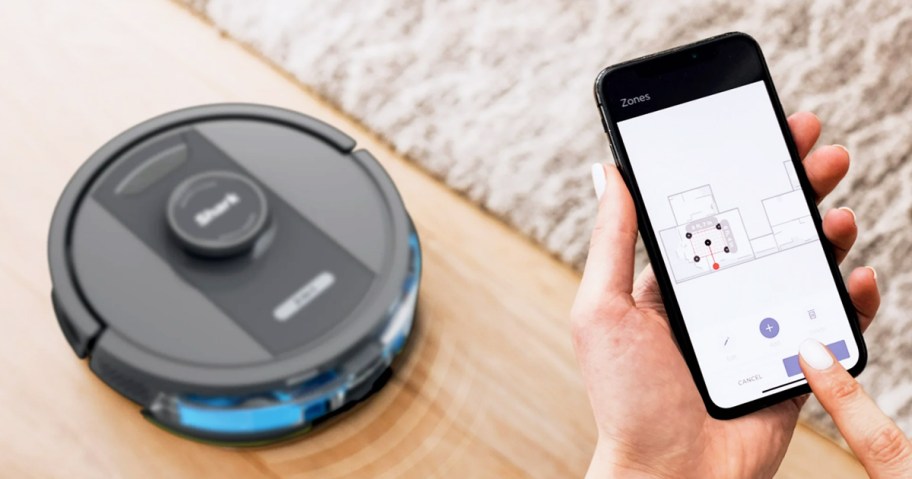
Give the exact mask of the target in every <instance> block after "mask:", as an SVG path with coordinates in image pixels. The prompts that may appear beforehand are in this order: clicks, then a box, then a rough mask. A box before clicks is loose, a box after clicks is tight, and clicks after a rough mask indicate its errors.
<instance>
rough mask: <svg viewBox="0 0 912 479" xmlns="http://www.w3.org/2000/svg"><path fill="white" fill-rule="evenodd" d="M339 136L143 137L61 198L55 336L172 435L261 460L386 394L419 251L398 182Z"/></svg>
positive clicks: (232, 114)
mask: <svg viewBox="0 0 912 479" xmlns="http://www.w3.org/2000/svg"><path fill="white" fill-rule="evenodd" d="M354 148H355V142H354V140H352V139H351V138H350V137H348V136H347V135H345V134H344V133H342V132H340V131H339V130H337V129H335V128H333V127H331V126H329V125H327V124H325V123H322V122H320V121H318V120H315V119H313V118H310V117H308V116H305V115H302V114H299V113H295V112H291V111H288V110H283V109H279V108H273V107H267V106H261V105H245V104H220V105H208V106H201V107H195V108H190V109H186V110H181V111H177V112H173V113H169V114H166V115H163V116H160V117H157V118H154V119H152V120H149V121H146V122H144V123H142V124H140V125H137V126H135V127H133V128H131V129H129V130H127V131H126V132H124V133H122V134H121V135H120V136H118V137H116V138H114V139H113V140H111V141H110V142H109V143H107V144H106V145H104V146H103V147H102V148H101V149H100V150H98V151H97V152H96V153H95V154H94V155H92V157H91V158H89V160H88V161H87V162H86V163H85V165H83V166H82V167H81V168H80V169H79V171H78V172H77V173H76V175H75V176H74V177H73V179H72V180H71V181H70V183H69V184H68V185H67V187H66V189H65V190H64V192H63V194H62V196H61V198H60V200H59V203H58V204H57V208H56V210H55V211H54V216H53V220H52V222H51V229H50V238H49V263H50V270H51V278H52V281H53V294H52V298H53V303H54V308H55V311H56V314H57V319H58V321H59V323H60V327H61V329H62V330H63V333H64V335H65V336H66V339H67V341H68V342H69V343H70V345H71V346H72V347H73V349H74V350H75V352H76V355H77V356H79V357H80V358H86V357H87V358H88V363H89V367H90V368H91V369H92V371H94V372H95V374H97V375H98V377H100V378H101V379H102V380H103V381H104V382H105V383H107V384H108V385H109V386H110V387H111V388H113V389H114V390H116V391H117V392H119V393H120V394H122V395H124V396H126V397H127V398H129V399H131V400H132V401H134V402H136V403H138V404H140V405H141V406H142V408H143V414H144V415H145V416H146V417H147V418H149V419H150V420H152V421H153V422H155V423H156V424H158V425H160V426H162V427H164V428H166V429H168V430H171V431H172V432H175V433H178V434H181V435H185V436H189V437H192V438H196V439H202V440H209V441H215V442H219V443H228V444H258V443H262V442H264V441H272V440H276V439H282V438H285V437H288V436H290V435H295V434H297V433H300V432H303V431H306V430H308V429H309V428H310V427H311V426H312V425H313V424H314V423H315V422H319V421H320V420H323V419H326V418H327V417H330V416H331V415H333V414H335V413H338V412H339V411H341V410H344V409H346V408H347V407H348V406H350V405H351V404H353V403H355V402H358V401H360V400H362V399H364V398H365V397H367V396H368V395H369V394H370V393H371V392H373V391H375V390H377V389H378V388H379V387H380V386H382V384H383V382H384V381H385V379H386V378H388V377H389V374H390V365H391V363H392V361H393V358H394V357H395V356H396V355H397V354H398V353H399V352H400V351H401V350H402V348H403V345H404V344H405V342H406V339H407V338H408V336H409V332H410V331H411V328H412V322H413V318H414V313H415V306H416V299H417V295H418V280H419V276H420V270H421V250H420V248H419V244H418V237H417V235H416V233H415V229H414V227H413V225H412V222H411V220H410V218H409V216H408V214H407V212H406V210H405V207H404V205H403V203H402V200H401V199H400V197H399V194H398V192H397V191H396V188H395V186H394V185H393V182H392V181H391V180H390V178H389V177H388V176H387V174H386V172H385V171H384V170H383V169H382V167H381V166H380V164H379V163H378V162H377V161H376V160H375V159H374V158H373V157H372V156H371V155H370V153H368V152H367V151H365V150H355V149H354Z"/></svg>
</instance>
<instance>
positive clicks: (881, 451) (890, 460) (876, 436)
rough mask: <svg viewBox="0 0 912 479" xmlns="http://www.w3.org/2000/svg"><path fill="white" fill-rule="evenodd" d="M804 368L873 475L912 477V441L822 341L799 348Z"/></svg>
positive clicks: (859, 458)
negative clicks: (911, 441)
mask: <svg viewBox="0 0 912 479" xmlns="http://www.w3.org/2000/svg"><path fill="white" fill-rule="evenodd" d="M799 356H800V357H801V360H800V363H801V369H802V370H803V371H804V375H805V377H806V378H807V381H808V384H809V385H810V386H811V389H812V390H813V391H814V395H815V396H817V399H818V400H819V401H820V404H822V405H823V408H824V409H826V411H827V412H828V413H829V414H830V416H832V417H833V422H835V423H836V427H838V428H839V432H841V433H842V435H843V437H845V440H846V442H847V443H848V444H849V447H851V448H852V451H853V452H855V455H856V456H857V457H858V460H859V461H861V463H862V465H864V467H865V470H867V472H868V474H869V475H870V476H871V477H877V478H894V477H895V478H901V477H902V478H909V477H912V443H910V442H909V439H907V438H906V436H905V435H904V434H903V432H902V431H901V430H900V429H899V427H897V426H896V423H894V422H893V420H892V419H890V418H889V417H887V416H886V415H885V414H884V413H883V412H882V411H881V410H880V408H878V407H877V404H875V403H874V401H873V400H872V399H871V398H870V396H868V395H867V393H865V391H864V389H862V387H861V385H860V384H859V383H858V381H856V380H855V378H853V377H852V376H851V375H850V374H849V373H848V371H846V370H845V368H843V367H842V365H841V364H839V362H838V361H836V360H835V358H834V357H833V355H832V354H831V353H830V351H829V350H828V349H827V348H826V347H825V346H824V345H822V344H820V343H819V342H817V341H815V340H813V339H808V340H806V341H804V342H803V343H801V348H800V350H799Z"/></svg>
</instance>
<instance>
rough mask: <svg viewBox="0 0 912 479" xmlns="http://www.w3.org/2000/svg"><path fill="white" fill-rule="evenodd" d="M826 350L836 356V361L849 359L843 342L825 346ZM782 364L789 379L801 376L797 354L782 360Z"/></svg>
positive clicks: (847, 350)
mask: <svg viewBox="0 0 912 479" xmlns="http://www.w3.org/2000/svg"><path fill="white" fill-rule="evenodd" d="M827 348H829V349H830V352H831V353H833V356H836V360H838V361H842V360H843V359H848V358H849V347H848V346H846V342H845V341H836V342H835V343H831V344H827ZM782 363H783V364H785V373H786V374H788V375H789V377H791V376H797V375H798V374H801V366H800V365H799V364H798V355H797V354H796V355H794V356H789V357H787V358H785V359H783V360H782Z"/></svg>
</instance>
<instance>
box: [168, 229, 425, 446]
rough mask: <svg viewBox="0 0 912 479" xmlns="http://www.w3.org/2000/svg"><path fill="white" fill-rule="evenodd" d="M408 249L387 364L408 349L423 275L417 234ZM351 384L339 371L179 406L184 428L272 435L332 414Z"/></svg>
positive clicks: (191, 398) (388, 335)
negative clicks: (286, 385) (336, 398)
mask: <svg viewBox="0 0 912 479" xmlns="http://www.w3.org/2000/svg"><path fill="white" fill-rule="evenodd" d="M409 249H410V251H411V265H410V268H409V273H408V276H407V277H406V279H405V281H404V282H403V284H402V296H401V298H400V299H399V301H397V302H396V303H395V304H394V305H392V307H391V308H390V317H391V318H392V319H391V321H390V325H389V329H388V330H387V331H385V332H384V334H383V338H382V339H381V341H382V343H383V349H382V354H383V357H384V359H385V360H386V361H387V364H388V363H389V361H391V360H392V358H393V357H394V356H395V355H396V354H398V353H399V352H400V351H401V350H402V348H403V347H404V346H405V342H406V340H407V339H408V337H409V333H410V332H411V329H412V323H413V320H414V314H413V311H414V309H415V308H414V302H415V300H416V296H417V289H418V279H419V278H420V274H421V250H420V247H419V243H418V236H417V235H415V234H414V233H413V234H411V235H410V236H409ZM340 383H341V384H340ZM334 384H335V385H334ZM351 386H352V385H351V384H349V383H348V382H346V381H344V380H343V379H342V378H341V377H340V376H339V374H338V373H337V372H336V371H334V370H328V371H324V372H322V373H320V374H318V375H316V376H314V377H312V378H310V379H308V380H306V381H304V382H302V383H300V384H298V385H296V386H294V387H292V388H289V389H282V390H275V391H270V392H267V393H262V394H250V395H243V396H204V395H196V394H185V395H181V396H178V397H176V398H175V403H174V407H175V409H176V412H177V416H178V418H179V419H178V420H179V422H180V424H181V425H182V426H184V427H186V428H190V429H196V430H201V431H207V432H211V433H224V434H257V433H268V432H270V431H281V430H284V429H292V428H295V427H298V426H301V425H302V424H306V423H309V422H312V421H314V420H317V419H319V418H321V417H323V416H325V415H327V414H329V413H330V412H332V410H333V407H332V402H331V400H332V398H333V397H334V396H337V395H342V396H344V395H345V394H346V393H347V392H348V390H349V389H350V388H351ZM327 388H329V389H327ZM305 398H306V399H305ZM302 399H303V400H302ZM264 403H265V404H264ZM248 404H249V405H248Z"/></svg>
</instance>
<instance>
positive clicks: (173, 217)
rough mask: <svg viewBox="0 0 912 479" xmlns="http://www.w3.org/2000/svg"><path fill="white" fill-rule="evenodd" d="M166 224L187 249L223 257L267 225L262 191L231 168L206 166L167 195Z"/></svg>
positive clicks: (239, 248) (240, 248)
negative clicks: (207, 168)
mask: <svg viewBox="0 0 912 479" xmlns="http://www.w3.org/2000/svg"><path fill="white" fill-rule="evenodd" d="M167 216H168V226H169V227H170V228H171V231H172V232H173V233H174V235H175V237H177V239H178V241H179V242H180V243H181V245H182V246H183V247H184V248H186V249H187V250H188V251H190V252H193V253H196V254H199V255H203V256H209V257H224V256H230V255H235V254H239V253H242V252H244V251H246V250H248V249H249V248H250V247H251V246H253V243H254V242H255V241H256V239H257V237H259V235H260V233H262V232H263V230H264V229H265V228H266V222H267V218H268V216H269V207H268V205H267V203H266V196H265V195H264V194H263V190H262V189H260V187H259V186H257V184H256V183H254V182H253V180H251V179H250V178H247V177H246V176H243V175H240V174H237V173H234V172H231V171H207V172H204V173H200V174H197V175H194V176H191V177H189V178H187V179H186V180H184V181H183V182H181V183H180V184H179V185H177V187H176V188H175V189H174V191H173V192H172V193H171V198H170V199H169V200H168V213H167Z"/></svg>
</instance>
